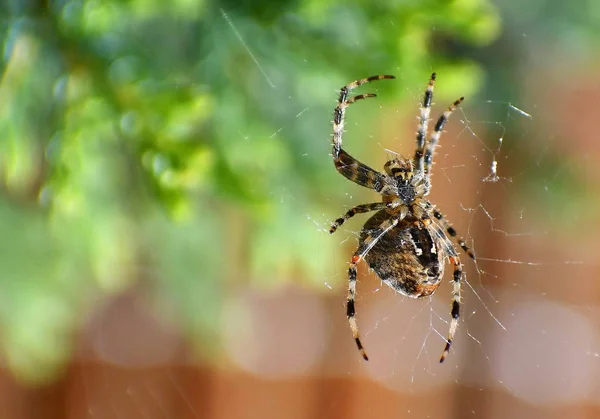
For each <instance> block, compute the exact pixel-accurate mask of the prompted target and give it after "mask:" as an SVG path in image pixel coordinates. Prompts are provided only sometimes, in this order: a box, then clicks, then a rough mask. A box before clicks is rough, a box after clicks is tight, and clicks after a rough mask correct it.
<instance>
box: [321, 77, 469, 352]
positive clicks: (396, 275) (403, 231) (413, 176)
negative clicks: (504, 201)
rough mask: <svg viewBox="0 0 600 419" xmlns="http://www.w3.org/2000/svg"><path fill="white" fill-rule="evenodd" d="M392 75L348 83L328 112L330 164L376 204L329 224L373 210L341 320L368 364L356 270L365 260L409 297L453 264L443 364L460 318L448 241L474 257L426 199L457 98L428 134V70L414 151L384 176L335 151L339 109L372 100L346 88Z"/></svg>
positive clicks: (458, 269) (456, 261)
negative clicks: (357, 306)
mask: <svg viewBox="0 0 600 419" xmlns="http://www.w3.org/2000/svg"><path fill="white" fill-rule="evenodd" d="M393 78H394V76H387V75H382V76H373V77H367V78H364V79H360V80H356V81H353V82H352V83H349V84H347V85H346V86H344V87H342V89H341V91H340V96H339V98H338V105H337V106H336V108H335V111H334V114H333V152H332V155H333V163H334V164H335V167H336V169H337V170H338V172H340V173H341V174H342V175H343V176H344V177H346V178H347V179H349V180H351V181H353V182H354V183H357V184H359V185H361V186H364V187H367V188H370V189H373V190H375V191H376V192H378V193H380V194H381V198H382V200H381V201H380V202H373V203H371V204H362V205H358V206H356V207H354V208H351V209H350V210H349V211H348V212H346V214H344V215H343V216H342V217H340V218H338V219H337V220H335V221H334V222H333V224H332V225H331V229H330V230H329V232H330V233H334V232H335V231H336V230H337V229H338V227H339V226H341V225H342V224H343V223H344V222H345V221H346V220H347V219H349V218H350V217H353V216H354V215H356V214H360V213H366V212H371V211H376V213H375V215H373V216H372V217H371V218H369V219H368V220H367V222H366V223H365V225H364V226H363V228H362V230H361V232H360V237H359V245H358V249H357V250H356V252H355V253H354V255H353V256H352V260H351V262H350V268H349V269H348V299H347V316H348V321H349V322H350V328H351V329H352V334H353V336H354V340H355V341H356V345H357V346H358V349H359V350H360V352H361V354H362V356H363V358H364V359H365V360H367V359H368V357H367V353H366V352H365V350H364V348H363V346H362V343H361V341H360V336H359V333H358V326H357V324H356V317H355V307H354V306H355V303H354V301H355V296H356V265H357V264H358V263H359V262H360V261H361V260H363V259H364V260H366V262H367V263H368V264H369V266H370V267H371V269H372V270H374V271H375V273H376V274H377V275H378V276H379V278H381V280H382V281H383V282H385V283H386V284H387V285H389V286H390V287H391V288H393V289H394V290H396V291H398V292H399V293H401V294H403V295H406V296H407V297H411V298H421V297H425V296H428V295H431V294H433V293H434V292H435V290H436V289H437V288H438V287H439V285H440V282H441V280H442V277H443V275H444V264H445V262H446V261H448V262H449V263H450V264H451V265H452V266H453V283H454V289H453V292H452V308H451V312H450V314H451V316H452V320H451V321H450V331H449V333H448V338H447V340H446V347H445V348H444V352H443V353H442V356H441V358H440V362H443V361H444V359H446V356H447V355H448V352H449V351H450V346H451V345H452V340H453V339H454V334H455V333H456V328H457V326H458V317H459V314H460V281H461V277H462V263H461V261H460V258H459V257H458V254H457V252H456V250H455V248H454V245H453V244H452V242H451V241H450V239H449V237H448V236H450V237H453V238H455V239H456V240H457V241H458V244H459V246H460V247H461V248H462V249H463V250H464V251H465V252H466V253H467V254H468V255H469V256H470V257H471V258H473V259H475V254H474V253H473V251H472V250H471V249H470V248H469V247H468V246H467V245H466V243H465V241H464V239H462V238H459V237H457V234H456V231H455V230H454V228H453V227H452V226H451V225H450V224H449V223H448V221H446V219H445V218H444V216H443V215H442V213H441V212H439V211H438V210H437V209H436V208H435V206H434V205H433V204H431V203H430V202H429V201H428V200H427V199H426V196H427V195H428V194H429V190H430V189H431V182H430V173H431V167H432V165H433V153H434V151H435V147H436V145H437V143H438V141H439V139H440V136H441V134H442V130H443V128H444V125H445V123H446V122H447V121H448V118H449V117H450V115H451V114H452V112H453V111H454V110H455V109H456V107H457V106H458V105H459V104H460V103H461V102H462V100H463V98H460V99H458V100H457V101H455V102H454V103H453V104H452V105H450V107H448V109H447V110H446V111H445V112H444V113H442V115H441V116H440V117H439V119H438V120H437V122H436V124H435V127H434V130H433V133H432V134H431V136H429V137H427V126H428V122H429V111H430V107H431V100H432V98H433V86H434V83H435V73H433V74H432V75H431V79H430V80H429V84H428V85H427V89H426V90H425V97H424V99H423V105H422V106H421V114H420V118H419V127H418V129H417V149H416V151H415V156H414V158H413V159H404V158H395V159H392V160H390V161H388V162H387V163H386V164H385V165H384V170H385V174H383V173H380V172H377V171H376V170H373V169H371V168H370V167H369V166H367V165H365V164H363V163H361V162H359V161H358V160H356V159H355V158H354V157H352V156H350V155H349V154H348V153H347V152H346V151H344V150H343V149H342V135H343V132H344V116H345V112H346V108H347V107H348V106H349V105H351V104H352V103H354V102H356V101H357V100H360V99H366V98H369V97H374V96H375V95H374V94H372V93H365V94H362V95H356V96H351V97H348V94H349V93H350V91H351V90H352V89H355V88H356V87H358V86H360V85H361V84H364V83H368V82H371V81H374V80H381V79H393Z"/></svg>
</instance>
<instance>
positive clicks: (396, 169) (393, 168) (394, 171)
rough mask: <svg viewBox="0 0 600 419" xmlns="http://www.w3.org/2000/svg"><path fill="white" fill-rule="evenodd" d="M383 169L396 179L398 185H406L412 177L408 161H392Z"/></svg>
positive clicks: (410, 164) (411, 169)
mask: <svg viewBox="0 0 600 419" xmlns="http://www.w3.org/2000/svg"><path fill="white" fill-rule="evenodd" d="M383 168H384V169H385V172H386V173H387V174H388V175H389V176H391V177H393V178H394V179H396V181H397V182H398V184H399V185H408V184H410V181H411V180H412V178H413V176H414V172H413V166H412V161H410V160H409V159H406V160H405V159H393V160H390V161H388V162H387V163H386V164H385V165H384V166H383Z"/></svg>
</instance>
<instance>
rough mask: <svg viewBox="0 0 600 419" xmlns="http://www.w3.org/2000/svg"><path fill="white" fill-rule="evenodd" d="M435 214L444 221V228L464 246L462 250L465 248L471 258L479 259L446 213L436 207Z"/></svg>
mask: <svg viewBox="0 0 600 419" xmlns="http://www.w3.org/2000/svg"><path fill="white" fill-rule="evenodd" d="M433 216H434V217H435V218H436V219H438V220H439V221H440V222H441V223H442V225H443V226H444V228H445V229H446V231H447V232H448V234H449V235H450V237H452V238H453V239H454V240H456V243H458V245H459V246H460V247H461V248H462V250H464V252H465V253H466V254H467V255H468V256H469V257H470V258H471V259H473V260H477V258H476V256H475V252H474V251H473V249H471V248H470V247H469V246H467V243H466V242H465V239H464V238H463V237H462V236H459V235H458V233H457V232H456V230H455V229H454V227H453V226H452V224H450V222H449V221H448V219H447V218H446V217H445V216H444V214H442V213H441V212H440V211H439V210H437V209H436V210H434V211H433Z"/></svg>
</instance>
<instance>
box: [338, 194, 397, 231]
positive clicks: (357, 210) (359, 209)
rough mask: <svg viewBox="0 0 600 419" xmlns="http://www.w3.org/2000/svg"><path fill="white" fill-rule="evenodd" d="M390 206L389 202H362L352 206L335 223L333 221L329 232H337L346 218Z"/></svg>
mask: <svg viewBox="0 0 600 419" xmlns="http://www.w3.org/2000/svg"><path fill="white" fill-rule="evenodd" d="M388 206H390V204H389V203H387V202H373V203H371V204H362V205H357V206H355V207H354V208H350V209H349V210H348V211H347V212H346V213H345V214H344V215H343V216H341V217H340V218H338V219H337V220H335V221H334V222H333V223H331V228H330V229H329V234H333V233H335V232H336V230H337V229H338V228H339V227H340V226H341V225H342V224H344V222H346V220H348V219H349V218H352V217H354V216H355V215H356V214H364V213H365V212H371V211H379V210H382V209H384V208H387V207H388Z"/></svg>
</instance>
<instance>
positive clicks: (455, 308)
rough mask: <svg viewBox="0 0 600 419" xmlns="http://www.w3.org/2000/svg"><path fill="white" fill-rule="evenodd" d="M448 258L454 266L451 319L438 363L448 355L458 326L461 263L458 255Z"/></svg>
mask: <svg viewBox="0 0 600 419" xmlns="http://www.w3.org/2000/svg"><path fill="white" fill-rule="evenodd" d="M448 259H449V260H450V263H451V264H452V265H453V266H454V273H453V277H454V280H453V282H452V283H453V285H454V287H453V289H452V309H451V311H450V315H451V316H452V319H451V320H450V330H449V331H448V339H446V347H445V348H444V352H442V356H441V357H440V363H442V362H444V360H445V359H446V357H447V356H448V353H449V352H450V347H451V346H452V341H453V340H454V335H455V334H456V328H457V327H458V318H459V317H460V280H461V278H462V263H461V262H460V258H459V257H458V256H452V257H450V258H448Z"/></svg>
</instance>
